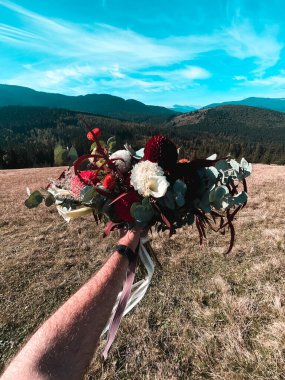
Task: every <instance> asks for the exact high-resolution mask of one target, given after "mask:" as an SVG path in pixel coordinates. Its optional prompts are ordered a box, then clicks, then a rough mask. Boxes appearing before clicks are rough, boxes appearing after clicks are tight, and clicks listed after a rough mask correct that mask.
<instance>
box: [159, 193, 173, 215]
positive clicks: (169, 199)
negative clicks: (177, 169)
mask: <svg viewBox="0 0 285 380" xmlns="http://www.w3.org/2000/svg"><path fill="white" fill-rule="evenodd" d="M160 199H162V200H163V202H164V204H165V206H166V207H167V208H169V209H170V210H174V209H175V199H174V195H173V193H172V191H171V190H167V192H166V194H165V196H164V197H163V198H160Z"/></svg>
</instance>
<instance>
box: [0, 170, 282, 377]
mask: <svg viewBox="0 0 285 380" xmlns="http://www.w3.org/2000/svg"><path fill="white" fill-rule="evenodd" d="M58 171H59V169H56V168H46V169H26V170H10V171H0V200H1V206H2V209H1V215H0V234H1V262H2V268H1V272H2V273H1V276H0V278H1V288H2V291H1V294H2V297H3V299H2V305H3V307H2V308H1V337H0V345H1V350H0V351H1V352H2V353H3V357H2V365H3V363H5V362H6V361H7V360H8V359H9V358H10V357H11V356H12V355H13V354H14V353H15V352H16V351H17V350H18V348H19V347H20V346H21V344H22V342H23V341H24V340H25V339H26V338H27V336H28V335H29V334H30V333H31V332H32V331H33V330H34V329H35V328H36V327H37V326H38V325H39V324H40V322H41V321H43V320H44V319H45V318H46V317H47V316H48V315H49V314H50V313H51V312H52V311H53V310H55V309H56V308H57V307H58V306H59V305H60V304H61V303H62V302H63V300H65V299H67V298H68V296H69V295H70V294H71V293H72V292H74V291H75V290H76V289H77V288H78V287H79V286H80V285H81V284H83V283H84V281H85V280H87V279H88V278H89V276H90V275H91V274H92V273H94V272H95V271H96V270H97V269H98V268H99V267H100V266H101V264H102V262H103V261H104V260H105V258H106V257H107V256H108V251H109V250H110V248H111V246H112V244H113V242H114V237H113V238H108V239H105V240H102V238H101V235H102V228H101V227H100V226H96V225H95V223H94V222H93V221H92V219H91V218H90V219H89V218H86V219H82V220H77V221H74V222H72V223H70V224H66V223H65V222H64V221H63V219H60V218H59V216H58V215H57V212H56V211H55V210H54V209H52V208H51V209H46V208H44V207H40V208H39V209H38V210H27V209H25V208H24V207H23V205H22V204H23V200H24V199H25V197H26V195H25V186H26V185H29V186H30V187H31V188H36V187H38V186H40V185H42V186H43V185H44V184H45V179H46V178H47V177H51V176H55V175H56V172H58ZM284 188H285V167H281V166H279V167H278V166H264V165H255V166H254V173H253V176H252V178H251V180H250V181H249V192H250V202H249V204H248V206H247V208H246V209H244V210H243V211H242V212H241V213H240V214H239V218H238V220H237V222H236V227H237V240H236V245H235V247H234V250H233V252H232V254H231V255H230V256H229V257H227V258H225V257H224V256H223V255H222V252H223V251H224V249H225V247H226V239H225V238H224V237H222V236H220V235H217V234H216V235H215V234H213V233H210V234H209V239H208V245H207V246H206V247H204V249H202V250H200V248H199V246H198V239H197V233H196V231H195V230H192V228H189V229H184V230H183V231H180V232H179V233H178V234H177V235H175V236H173V237H172V238H171V239H168V237H166V236H165V238H164V239H161V238H159V237H156V238H155V239H154V241H153V246H154V248H155V249H156V251H157V253H158V255H159V257H160V260H161V262H162V264H163V268H164V269H163V271H158V270H157V271H156V272H155V275H154V280H153V282H152V286H151V288H150V289H149V291H148V293H147V295H146V297H145V299H144V300H143V301H142V302H141V304H140V305H139V306H138V307H137V308H136V309H135V311H134V312H132V313H131V314H130V315H129V316H126V317H125V318H124V320H123V322H122V324H121V327H120V330H119V333H118V336H117V339H116V341H115V343H114V345H113V347H112V349H111V353H110V356H109V359H108V361H107V363H105V364H103V362H102V360H101V358H100V352H101V351H102V348H103V345H104V342H102V345H101V347H100V348H99V350H98V352H97V354H96V355H95V357H94V362H93V363H92V366H91V368H90V369H89V372H88V375H87V376H86V379H95V378H96V379H149V378H151V379H195V380H196V379H215V380H218V379H219V380H220V379H230V380H247V379H252V380H253V379H254V380H261V379H263V380H265V379H268V380H269V379H272V380H277V379H284V378H285V371H284V368H285V361H284V346H285V298H284V294H285V255H284V253H285V246H284V240H285V234H284V213H285V204H284V195H285V191H284Z"/></svg>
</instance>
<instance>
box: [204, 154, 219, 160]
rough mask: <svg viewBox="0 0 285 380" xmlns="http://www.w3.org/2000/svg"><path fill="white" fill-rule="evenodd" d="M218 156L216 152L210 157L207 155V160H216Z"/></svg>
mask: <svg viewBox="0 0 285 380" xmlns="http://www.w3.org/2000/svg"><path fill="white" fill-rule="evenodd" d="M217 157H218V155H217V153H214V154H212V155H211V156H210V157H207V158H206V159H207V160H216V159H217Z"/></svg>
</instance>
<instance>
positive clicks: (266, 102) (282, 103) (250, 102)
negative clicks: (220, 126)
mask: <svg viewBox="0 0 285 380" xmlns="http://www.w3.org/2000/svg"><path fill="white" fill-rule="evenodd" d="M226 104H231V105H241V106H251V107H258V108H268V109H271V110H275V111H280V112H285V98H254V97H251V98H246V99H243V100H236V101H229V102H223V103H212V104H209V105H207V106H205V107H203V108H213V107H218V106H222V105H226Z"/></svg>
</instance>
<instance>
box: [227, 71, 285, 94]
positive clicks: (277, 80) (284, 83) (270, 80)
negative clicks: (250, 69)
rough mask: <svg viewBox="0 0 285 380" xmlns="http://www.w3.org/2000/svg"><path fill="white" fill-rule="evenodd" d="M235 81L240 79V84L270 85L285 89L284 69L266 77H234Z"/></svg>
mask: <svg viewBox="0 0 285 380" xmlns="http://www.w3.org/2000/svg"><path fill="white" fill-rule="evenodd" d="M234 79H235V80H237V81H240V84H241V85H242V86H245V85H246V86H253V87H270V88H277V89H285V70H280V72H279V73H278V74H277V75H271V76H267V77H260V78H253V79H248V78H247V77H245V76H242V77H239V76H237V77H235V78H234Z"/></svg>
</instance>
